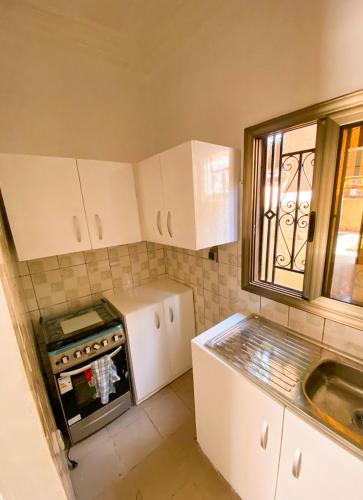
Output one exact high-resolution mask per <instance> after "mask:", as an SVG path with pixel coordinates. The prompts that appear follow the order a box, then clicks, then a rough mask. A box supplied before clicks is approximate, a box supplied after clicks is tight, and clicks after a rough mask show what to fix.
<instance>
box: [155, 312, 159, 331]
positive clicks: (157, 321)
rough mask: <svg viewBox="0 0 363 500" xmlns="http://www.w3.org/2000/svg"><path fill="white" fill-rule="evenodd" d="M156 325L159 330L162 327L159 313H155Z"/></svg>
mask: <svg viewBox="0 0 363 500" xmlns="http://www.w3.org/2000/svg"><path fill="white" fill-rule="evenodd" d="M155 326H156V328H157V329H158V330H159V328H160V316H159V314H158V313H155Z"/></svg>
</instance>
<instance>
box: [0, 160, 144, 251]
mask: <svg viewBox="0 0 363 500" xmlns="http://www.w3.org/2000/svg"><path fill="white" fill-rule="evenodd" d="M0 186H1V193H2V196H3V200H4V205H5V209H6V213H7V216H8V220H9V224H10V228H11V232H12V235H13V239H14V243H15V247H16V251H17V255H18V258H19V260H29V259H35V258H40V257H47V256H51V255H59V254H64V253H71V252H78V251H81V250H89V249H92V248H93V249H96V248H102V247H107V246H112V245H122V244H126V243H134V242H136V241H140V239H141V233H140V225H139V215H138V207H137V200H136V192H135V183H134V174H133V166H132V164H130V163H115V162H104V161H91V160H75V159H73V158H54V157H46V156H30V155H8V154H3V155H0Z"/></svg>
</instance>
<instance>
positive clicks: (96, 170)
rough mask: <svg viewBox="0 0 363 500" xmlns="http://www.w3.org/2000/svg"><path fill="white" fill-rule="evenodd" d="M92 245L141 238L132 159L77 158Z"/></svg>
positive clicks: (100, 246) (96, 245) (132, 241)
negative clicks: (127, 160)
mask: <svg viewBox="0 0 363 500" xmlns="http://www.w3.org/2000/svg"><path fill="white" fill-rule="evenodd" d="M77 164H78V170H79V176H80V180H81V186H82V193H83V198H84V205H85V208H86V215H87V221H88V226H89V234H90V238H91V244H92V248H103V247H109V246H114V245H123V244H127V243H135V242H136V241H140V240H141V233H140V224H139V213H138V208H137V201H136V192H135V182H134V173H133V166H132V164H131V163H116V162H109V161H95V160H77Z"/></svg>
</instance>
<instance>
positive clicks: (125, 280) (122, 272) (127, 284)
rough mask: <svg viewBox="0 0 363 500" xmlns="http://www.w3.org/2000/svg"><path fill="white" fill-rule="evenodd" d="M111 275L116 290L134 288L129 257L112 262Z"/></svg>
mask: <svg viewBox="0 0 363 500" xmlns="http://www.w3.org/2000/svg"><path fill="white" fill-rule="evenodd" d="M111 275H112V281H113V286H114V288H118V289H123V288H131V287H132V286H133V283H132V273H131V261H130V257H129V255H125V256H123V257H118V260H114V261H112V263H111Z"/></svg>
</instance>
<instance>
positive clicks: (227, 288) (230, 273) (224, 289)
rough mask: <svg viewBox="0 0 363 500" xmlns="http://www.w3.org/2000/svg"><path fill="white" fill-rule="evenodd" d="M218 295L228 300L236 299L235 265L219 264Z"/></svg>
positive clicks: (233, 300) (234, 300)
mask: <svg viewBox="0 0 363 500" xmlns="http://www.w3.org/2000/svg"><path fill="white" fill-rule="evenodd" d="M218 267H219V278H218V279H219V295H221V296H222V297H225V298H226V299H228V300H229V301H232V302H236V301H237V267H236V266H230V265H228V264H219V266H218Z"/></svg>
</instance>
